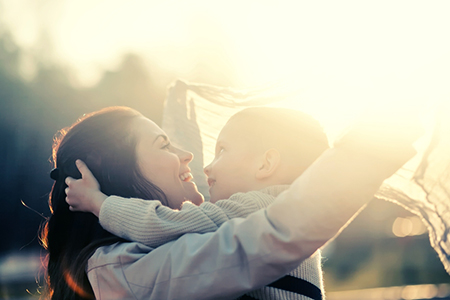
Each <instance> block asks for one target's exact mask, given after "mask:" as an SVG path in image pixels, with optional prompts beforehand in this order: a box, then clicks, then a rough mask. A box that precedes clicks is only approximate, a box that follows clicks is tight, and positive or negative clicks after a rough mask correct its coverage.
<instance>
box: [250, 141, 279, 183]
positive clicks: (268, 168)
mask: <svg viewBox="0 0 450 300" xmlns="http://www.w3.org/2000/svg"><path fill="white" fill-rule="evenodd" d="M280 163H281V156H280V152H278V150H277V149H274V148H271V149H269V150H267V151H266V152H265V153H264V154H263V155H262V156H261V161H260V165H259V168H258V170H257V172H256V179H260V180H261V179H267V178H269V177H271V176H272V175H273V174H274V173H275V171H276V170H277V169H278V167H279V166H280Z"/></svg>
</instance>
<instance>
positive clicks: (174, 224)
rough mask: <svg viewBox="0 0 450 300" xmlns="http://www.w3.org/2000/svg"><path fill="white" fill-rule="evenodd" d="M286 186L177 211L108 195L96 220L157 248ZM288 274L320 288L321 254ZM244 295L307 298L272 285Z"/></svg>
mask: <svg viewBox="0 0 450 300" xmlns="http://www.w3.org/2000/svg"><path fill="white" fill-rule="evenodd" d="M287 188H288V186H287V185H286V186H282V185H279V186H271V187H267V188H265V189H263V190H260V191H252V192H247V193H236V194H234V195H232V196H231V197H230V198H229V199H227V200H219V201H217V202H216V203H215V204H213V203H211V202H205V203H203V204H201V205H200V206H196V205H194V204H192V203H190V202H185V203H183V205H182V208H181V209H180V210H173V209H171V208H169V207H167V206H163V205H162V204H161V202H160V201H158V200H152V201H148V200H141V199H134V198H131V199H129V198H122V197H117V196H110V197H108V198H107V199H106V200H105V202H104V203H103V205H102V207H101V209H100V216H99V219H100V223H101V225H102V226H103V228H105V229H106V230H108V231H110V232H111V233H113V234H115V235H117V236H120V237H122V238H125V239H128V240H131V241H135V242H140V243H143V244H145V245H147V246H150V247H158V246H160V245H162V244H165V243H167V242H169V241H172V240H175V239H177V238H178V237H179V236H181V235H183V234H185V233H205V232H211V231H215V230H217V228H219V227H220V225H222V224H223V223H224V222H226V221H227V220H229V219H231V218H238V217H247V216H248V215H249V214H251V213H253V212H255V211H257V210H260V209H262V208H265V207H267V206H269V205H270V204H271V203H273V202H274V200H275V198H276V196H278V194H280V193H281V192H282V191H284V190H286V189H287ZM289 275H291V276H293V277H297V278H301V279H303V280H306V281H308V282H310V283H312V284H314V285H315V286H317V287H318V288H320V290H321V291H322V295H324V290H323V283H322V270H321V255H320V251H317V252H316V253H315V254H314V255H313V256H312V257H310V258H309V259H307V260H305V261H303V263H301V264H300V265H299V266H298V267H297V269H295V270H293V271H292V272H291V273H289ZM247 295H249V296H251V297H253V298H256V299H261V300H266V299H267V300H268V299H301V300H310V299H311V298H309V297H306V296H303V295H299V294H296V293H292V292H288V291H284V290H281V289H277V288H273V287H267V286H266V287H263V288H261V289H258V290H255V291H253V292H250V293H248V294H247Z"/></svg>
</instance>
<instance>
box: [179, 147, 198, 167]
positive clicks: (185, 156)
mask: <svg viewBox="0 0 450 300" xmlns="http://www.w3.org/2000/svg"><path fill="white" fill-rule="evenodd" d="M178 156H179V157H180V161H181V162H182V163H185V164H188V163H190V162H191V161H192V159H193V158H194V154H192V152H189V151H185V150H182V149H179V154H178Z"/></svg>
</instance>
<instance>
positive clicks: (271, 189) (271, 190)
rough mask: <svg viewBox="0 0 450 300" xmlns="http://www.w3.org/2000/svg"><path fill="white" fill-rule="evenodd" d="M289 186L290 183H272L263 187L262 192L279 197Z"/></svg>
mask: <svg viewBox="0 0 450 300" xmlns="http://www.w3.org/2000/svg"><path fill="white" fill-rule="evenodd" d="M289 187H290V185H288V184H283V185H281V184H280V185H272V186H268V187H265V188H263V189H261V190H260V192H262V193H265V194H268V195H270V196H273V197H277V196H278V195H279V194H281V193H282V192H284V191H285V190H287V189H288V188H289Z"/></svg>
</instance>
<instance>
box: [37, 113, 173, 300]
mask: <svg viewBox="0 0 450 300" xmlns="http://www.w3.org/2000/svg"><path fill="white" fill-rule="evenodd" d="M139 117H142V115H141V114H140V113H139V112H137V111H135V110H133V109H130V108H127V107H110V108H106V109H103V110H100V111H98V112H94V113H91V114H89V115H85V116H83V117H82V118H81V119H79V120H78V121H77V122H75V124H73V125H72V126H71V127H69V128H65V129H62V130H61V131H59V133H58V134H57V135H56V136H55V139H54V143H53V151H52V159H53V164H54V167H55V168H58V176H57V178H56V180H55V183H54V184H53V187H52V191H51V194H50V197H49V206H50V210H51V213H52V215H51V216H50V218H49V219H48V220H47V221H46V223H45V224H44V226H43V229H42V231H41V242H42V245H43V246H44V248H45V249H47V251H48V256H47V261H48V263H47V278H46V281H47V291H46V292H45V297H47V298H50V299H93V298H94V294H93V291H92V287H91V286H90V284H89V281H88V279H87V275H86V273H85V268H86V264H87V261H88V259H89V257H90V256H91V255H92V253H93V252H94V251H95V249H97V248H98V247H100V246H102V245H108V244H112V243H114V242H118V241H123V240H122V239H120V238H118V237H117V236H114V235H112V234H111V233H109V232H107V231H105V230H104V229H103V228H102V227H101V226H100V225H99V222H98V219H97V217H95V216H94V215H93V214H91V213H83V212H71V211H70V210H69V206H68V204H67V203H66V201H65V197H66V194H65V189H66V188H67V185H66V184H65V182H64V180H65V178H66V177H67V176H71V177H73V178H80V177H81V174H80V173H79V171H78V170H77V168H76V165H75V160H77V159H81V160H83V161H84V162H85V163H86V164H87V166H88V167H89V169H90V170H91V171H92V173H93V174H94V176H95V177H96V178H97V180H98V182H99V184H100V186H101V190H102V192H103V193H104V194H106V195H118V196H122V197H137V198H141V199H158V200H161V201H162V202H163V203H167V200H166V197H165V195H164V193H163V192H162V191H161V189H159V188H158V187H157V186H155V185H154V184H152V183H151V182H149V181H148V180H146V179H145V177H144V176H143V175H142V174H141V172H140V170H139V167H138V165H137V162H136V144H137V142H138V141H137V137H136V134H134V132H136V130H134V129H135V126H136V125H135V124H136V122H135V121H136V119H137V118H139Z"/></svg>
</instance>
